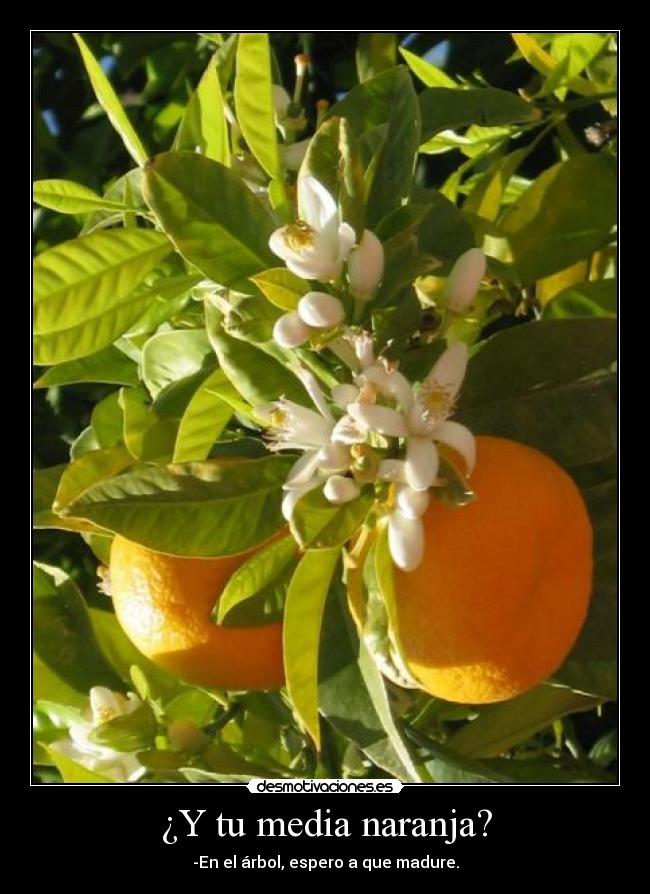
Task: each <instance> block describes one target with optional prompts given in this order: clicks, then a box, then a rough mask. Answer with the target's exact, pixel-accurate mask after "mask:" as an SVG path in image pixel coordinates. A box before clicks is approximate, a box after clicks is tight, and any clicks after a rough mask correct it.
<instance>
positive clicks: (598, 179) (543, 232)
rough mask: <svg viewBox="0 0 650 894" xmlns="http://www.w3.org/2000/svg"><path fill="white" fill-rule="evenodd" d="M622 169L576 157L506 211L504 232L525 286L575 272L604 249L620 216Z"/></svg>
mask: <svg viewBox="0 0 650 894" xmlns="http://www.w3.org/2000/svg"><path fill="white" fill-rule="evenodd" d="M616 191H617V186H616V170H615V167H614V166H613V165H612V164H611V163H610V161H609V160H608V159H607V158H606V157H604V156H602V155H587V154H583V155H574V156H572V157H571V158H568V159H567V160H566V161H562V162H559V163H558V164H556V165H553V167H551V168H549V169H548V170H546V171H544V173H543V174H541V175H540V176H539V177H538V178H537V179H536V180H535V181H534V182H533V183H532V185H531V186H530V187H529V188H528V189H527V190H526V191H525V192H524V193H523V195H522V196H521V197H520V198H519V199H517V200H516V201H515V202H514V203H513V204H512V205H511V206H510V207H509V209H508V210H507V211H506V213H505V215H504V217H503V220H502V221H501V226H500V230H501V233H502V235H503V236H505V237H506V238H507V240H508V243H509V246H510V249H511V252H512V260H513V263H514V265H515V268H516V270H517V273H518V274H519V276H520V278H521V280H522V281H523V282H525V283H526V282H533V281H534V280H536V279H540V278H541V277H544V276H548V275H549V274H551V273H555V272H556V271H558V270H564V268H565V267H570V266H571V265H572V264H574V263H575V262H576V261H580V260H582V259H583V258H586V257H588V256H589V255H590V254H592V253H593V252H595V251H596V250H597V249H599V248H601V247H602V246H603V245H604V244H605V243H606V242H607V241H608V240H609V238H610V235H611V232H612V228H613V227H614V226H615V224H616V215H617V201H616V194H617V192H616Z"/></svg>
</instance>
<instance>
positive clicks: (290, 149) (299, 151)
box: [278, 138, 311, 171]
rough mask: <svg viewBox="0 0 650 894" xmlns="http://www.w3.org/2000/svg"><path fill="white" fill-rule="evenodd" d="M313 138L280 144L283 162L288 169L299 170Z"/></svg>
mask: <svg viewBox="0 0 650 894" xmlns="http://www.w3.org/2000/svg"><path fill="white" fill-rule="evenodd" d="M310 142H311V138H310V139H307V140H300V141H299V142H298V143H283V144H282V145H281V146H279V147H278V148H279V150H280V158H281V160H282V164H283V165H284V167H285V168H286V169H287V170H288V171H297V170H298V169H299V168H300V165H301V164H302V161H303V158H304V157H305V155H306V154H307V149H308V148H309V144H310Z"/></svg>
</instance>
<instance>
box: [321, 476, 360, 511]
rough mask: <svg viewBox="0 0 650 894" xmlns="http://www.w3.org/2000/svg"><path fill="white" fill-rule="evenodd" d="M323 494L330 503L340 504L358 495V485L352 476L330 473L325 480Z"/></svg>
mask: <svg viewBox="0 0 650 894" xmlns="http://www.w3.org/2000/svg"><path fill="white" fill-rule="evenodd" d="M323 495H324V496H325V499H326V500H329V502H330V503H334V505H335V506H340V505H341V504H342V503H349V502H350V500H354V499H356V497H358V496H359V485H358V484H357V482H356V481H354V480H353V479H352V478H345V477H344V476H343V475H331V476H330V477H329V478H328V479H327V481H326V482H325V487H324V488H323Z"/></svg>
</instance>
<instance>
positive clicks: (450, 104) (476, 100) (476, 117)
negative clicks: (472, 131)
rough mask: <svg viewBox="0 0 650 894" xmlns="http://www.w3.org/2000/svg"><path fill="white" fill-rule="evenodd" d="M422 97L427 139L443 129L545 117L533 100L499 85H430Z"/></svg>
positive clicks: (512, 122) (422, 113) (509, 122)
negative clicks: (531, 101)
mask: <svg viewBox="0 0 650 894" xmlns="http://www.w3.org/2000/svg"><path fill="white" fill-rule="evenodd" d="M418 98H419V101H420V113H421V115H422V142H423V143H424V142H426V141H427V140H430V139H431V137H433V136H434V135H435V134H437V133H440V132H441V131H443V130H456V129H457V128H459V127H467V126H469V125H470V124H480V125H482V126H488V127H492V126H495V125H500V124H524V123H526V122H529V121H536V120H537V119H539V118H540V117H541V113H540V112H539V111H538V110H537V109H536V108H535V106H533V105H531V103H529V102H525V101H524V100H523V99H521V98H520V97H519V96H517V95H516V94H515V93H509V92H508V91H507V90H498V89H496V88H495V87H472V88H470V89H468V90H456V89H451V88H447V87H429V88H428V89H426V90H423V91H422V93H420V95H419V97H418Z"/></svg>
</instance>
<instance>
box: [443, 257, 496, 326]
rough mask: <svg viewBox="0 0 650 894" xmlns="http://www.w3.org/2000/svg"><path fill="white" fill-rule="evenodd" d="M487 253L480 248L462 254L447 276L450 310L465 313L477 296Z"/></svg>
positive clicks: (447, 300) (447, 298)
mask: <svg viewBox="0 0 650 894" xmlns="http://www.w3.org/2000/svg"><path fill="white" fill-rule="evenodd" d="M485 266H486V264H485V255H484V254H483V252H482V251H481V249H480V248H470V250H469V251H466V252H465V253H464V254H462V255H461V256H460V257H459V258H458V260H457V261H456V263H455V264H454V266H453V267H452V268H451V273H450V274H449V276H448V278H447V283H446V285H445V299H446V303H447V307H448V308H449V310H451V311H453V312H454V313H456V314H464V313H465V312H466V311H467V310H468V308H469V307H470V305H471V304H472V302H473V301H474V298H475V297H476V293H477V292H478V290H479V286H480V285H481V280H482V279H483V277H484V276H485Z"/></svg>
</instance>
